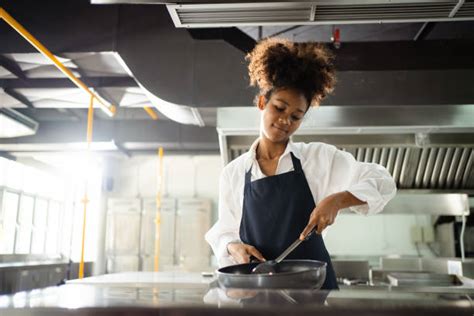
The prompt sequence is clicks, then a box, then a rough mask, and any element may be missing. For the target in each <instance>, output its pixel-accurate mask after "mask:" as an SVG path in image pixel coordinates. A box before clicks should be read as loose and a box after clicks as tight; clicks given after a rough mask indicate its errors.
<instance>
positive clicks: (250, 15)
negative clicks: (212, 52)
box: [167, 0, 474, 28]
mask: <svg viewBox="0 0 474 316" xmlns="http://www.w3.org/2000/svg"><path fill="white" fill-rule="evenodd" d="M167 7H168V11H169V12H170V15H171V17H172V19H173V22H174V24H175V26H176V27H188V28H199V27H228V26H251V25H317V24H356V23H403V22H435V21H437V22H442V21H466V20H474V2H473V1H464V0H462V1H440V0H368V1H360V0H359V1H357V0H332V1H314V2H264V3H220V4H179V5H174V4H173V5H167Z"/></svg>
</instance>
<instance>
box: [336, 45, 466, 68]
mask: <svg viewBox="0 0 474 316" xmlns="http://www.w3.org/2000/svg"><path fill="white" fill-rule="evenodd" d="M333 52H334V54H335V57H336V58H335V67H336V69H337V70H338V71H345V70H351V71H352V70H359V71H364V70H368V71H383V70H445V69H472V68H474V58H472V54H473V53H472V52H474V40H436V41H432V40H429V41H400V42H351V43H342V45H341V47H340V48H339V49H333Z"/></svg>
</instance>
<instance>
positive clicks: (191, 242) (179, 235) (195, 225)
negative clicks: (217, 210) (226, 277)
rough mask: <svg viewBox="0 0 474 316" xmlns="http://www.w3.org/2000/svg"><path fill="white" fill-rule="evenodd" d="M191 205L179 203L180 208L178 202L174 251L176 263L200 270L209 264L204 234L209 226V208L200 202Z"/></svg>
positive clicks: (189, 268)
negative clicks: (194, 206) (194, 205)
mask: <svg viewBox="0 0 474 316" xmlns="http://www.w3.org/2000/svg"><path fill="white" fill-rule="evenodd" d="M197 201H199V200H197ZM201 201H202V200H201ZM192 205H193V203H186V204H181V208H180V204H178V211H177V222H176V239H177V240H176V253H177V258H178V264H179V265H181V266H182V267H183V268H185V269H187V270H200V269H203V268H207V267H208V266H209V251H210V249H209V246H208V244H207V242H206V241H205V240H204V235H205V234H206V232H207V231H208V229H209V226H210V223H209V221H210V214H209V213H210V208H209V207H202V206H203V204H202V203H198V205H197V206H198V207H196V208H193V207H191V206H192ZM204 205H207V204H204Z"/></svg>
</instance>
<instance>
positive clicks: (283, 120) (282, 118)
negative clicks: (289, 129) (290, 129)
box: [278, 116, 290, 125]
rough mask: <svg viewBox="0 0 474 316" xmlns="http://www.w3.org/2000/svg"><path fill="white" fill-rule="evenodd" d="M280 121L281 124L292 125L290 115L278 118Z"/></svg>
mask: <svg viewBox="0 0 474 316" xmlns="http://www.w3.org/2000/svg"><path fill="white" fill-rule="evenodd" d="M278 122H279V123H281V124H286V125H290V119H289V118H288V117H282V116H280V117H279V118H278Z"/></svg>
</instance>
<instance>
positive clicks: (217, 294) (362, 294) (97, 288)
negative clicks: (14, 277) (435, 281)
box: [0, 272, 474, 316]
mask: <svg viewBox="0 0 474 316" xmlns="http://www.w3.org/2000/svg"><path fill="white" fill-rule="evenodd" d="M150 277H151V278H150ZM137 278H138V279H137ZM173 279H174V280H175V281H176V280H178V281H177V282H172V281H173ZM137 280H138V281H139V282H137ZM473 299H474V289H471V290H470V291H469V290H466V291H461V292H458V293H454V292H451V293H450V292H449V291H447V292H446V291H444V292H443V291H440V292H437V293H434V292H417V291H415V290H413V289H410V288H400V287H397V288H395V287H388V286H385V287H384V286H378V287H371V286H355V287H342V288H341V289H340V290H339V291H320V290H314V291H313V290H240V289H222V288H219V287H218V286H217V284H216V282H213V281H212V278H205V277H202V276H201V275H200V274H198V273H194V274H193V273H188V274H183V273H177V272H175V273H157V274H156V273H128V274H115V275H106V276H100V277H94V278H86V279H83V280H76V281H73V282H71V283H68V284H66V285H63V286H60V287H51V288H46V289H42V290H34V291H31V292H22V293H17V294H15V295H11V296H0V314H2V315H5V316H6V315H19V314H18V312H19V311H22V312H21V313H20V314H21V315H29V314H31V313H33V311H39V312H40V313H41V311H44V310H45V308H47V309H51V308H52V309H53V310H63V309H67V310H68V311H71V310H74V311H75V312H78V313H79V314H80V313H81V312H80V311H86V310H90V309H100V310H104V307H106V310H109V311H110V310H111V309H115V310H116V309H119V310H126V309H129V308H145V309H149V308H152V309H155V310H156V308H160V309H163V308H165V309H170V308H171V309H180V310H183V309H187V310H195V309H196V308H198V309H202V308H205V309H211V310H212V309H215V308H218V309H222V308H227V307H230V308H235V307H238V308H243V309H254V308H257V309H262V308H263V309H265V310H267V311H270V310H271V311H274V312H276V313H278V312H281V311H282V310H283V309H285V308H292V309H294V308H298V309H300V308H301V309H304V310H306V311H314V310H316V309H317V310H318V311H320V312H321V311H327V312H328V313H329V312H331V313H332V312H333V311H336V310H339V311H341V310H345V309H351V310H361V311H366V310H371V311H379V312H380V311H387V310H389V311H394V310H400V311H402V310H410V311H433V312H440V311H443V310H448V311H451V310H452V311H455V310H456V311H458V312H467V313H468V314H469V315H472V314H473V312H474V305H473V303H472V300H473ZM35 315H36V314H35Z"/></svg>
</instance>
